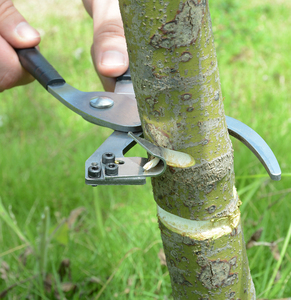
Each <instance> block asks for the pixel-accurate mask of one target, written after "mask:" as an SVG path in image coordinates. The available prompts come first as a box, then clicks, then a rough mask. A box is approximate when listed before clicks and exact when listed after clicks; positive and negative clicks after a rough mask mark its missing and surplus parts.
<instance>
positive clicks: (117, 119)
mask: <svg viewBox="0 0 291 300" xmlns="http://www.w3.org/2000/svg"><path fill="white" fill-rule="evenodd" d="M16 52H17V54H18V56H19V60H20V62H21V64H22V66H23V67H24V68H25V69H26V70H27V71H28V72H29V73H30V74H31V75H33V76H34V77H35V79H37V80H38V81H39V83H40V84H41V85H42V86H43V87H44V88H45V89H46V90H47V91H48V92H49V93H50V94H52V95H53V96H54V97H55V98H57V99H58V100H59V101H60V102H62V103H63V104H64V105H66V106H67V107H68V108H69V109H71V110H72V111H74V112H75V113H77V114H79V115H80V116H82V117H83V118H84V119H85V120H87V121H89V122H91V123H93V124H96V125H99V126H104V127H108V128H111V129H113V130H114V132H113V133H112V134H111V135H110V136H109V137H108V138H107V139H106V140H105V141H104V143H103V144H102V145H101V146H100V147H99V148H98V149H97V150H96V151H95V152H94V153H93V154H92V155H91V156H90V157H89V158H88V159H87V161H86V163H85V182H86V184H88V185H92V186H96V185H139V184H145V182H146V177H153V176H159V175H161V174H162V173H163V172H164V171H165V170H166V167H167V164H166V160H165V157H164V154H163V148H161V147H158V146H156V145H154V144H152V143H150V142H149V141H147V140H145V139H144V138H142V134H143V132H142V127H141V122H140V118H139V114H138V110H137V104H136V100H135V94H134V90H133V85H132V81H131V77H130V73H129V70H128V71H127V72H126V73H125V74H123V75H122V76H120V77H118V78H117V81H116V86H115V91H114V93H110V92H82V91H79V90H77V89H75V88H74V87H72V86H70V85H69V84H67V83H66V82H65V80H64V79H63V78H62V76H60V75H59V73H58V72H57V71H56V70H55V69H54V68H53V66H52V65H51V64H50V63H49V62H48V61H47V60H46V59H45V58H44V57H43V56H42V54H41V53H40V52H39V51H38V50H37V49H36V48H28V49H16ZM226 123H227V127H228V132H229V134H230V135H232V136H233V137H235V138H237V139H238V140H240V141H242V142H243V143H244V144H245V145H246V146H247V147H248V148H249V149H250V150H251V151H252V152H253V153H254V154H255V155H256V156H257V158H258V159H259V160H260V162H261V163H262V164H263V166H264V167H265V169H266V171H267V172H268V174H269V176H270V178H271V179H272V180H280V179H281V170H280V166H279V164H278V161H277V159H276V157H275V155H274V153H273V152H272V150H271V149H270V147H269V146H268V145H267V143H266V142H265V141H264V140H263V139H262V138H261V136H260V135H259V134H257V133H256V132H255V131H254V130H252V129H251V128H250V127H248V126H247V125H245V124H244V123H242V122H240V121H238V120H236V119H234V118H231V117H228V116H226ZM136 143H138V144H140V145H141V146H142V147H143V148H144V149H145V150H146V151H147V152H148V153H149V154H151V155H152V156H154V157H158V158H159V159H160V161H159V163H158V164H157V165H156V166H155V167H153V168H152V169H150V170H147V171H145V170H144V168H143V167H144V165H145V164H146V163H147V162H148V159H147V158H142V157H124V154H125V153H126V152H127V151H128V150H129V149H131V148H132V147H133V146H134V145H135V144H136Z"/></svg>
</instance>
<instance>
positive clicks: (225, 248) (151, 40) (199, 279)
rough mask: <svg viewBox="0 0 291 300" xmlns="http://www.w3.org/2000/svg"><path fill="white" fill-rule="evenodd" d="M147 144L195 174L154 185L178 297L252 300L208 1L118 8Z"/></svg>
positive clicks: (129, 3)
mask: <svg viewBox="0 0 291 300" xmlns="http://www.w3.org/2000/svg"><path fill="white" fill-rule="evenodd" d="M120 9H121V13H122V16H123V22H124V29H125V35H126V39H127V45H128V52H129V57H130V69H131V74H132V80H133V84H134V90H135V94H136V98H137V102H138V109H139V113H140V117H141V120H142V126H143V130H144V135H145V138H147V139H148V140H150V141H151V142H153V143H155V144H157V145H159V146H162V147H165V148H169V149H173V150H176V151H180V152H185V153H188V154H190V155H191V156H192V157H193V158H194V159H195V161H196V164H195V165H194V166H193V167H185V168H175V167H170V166H168V168H167V171H166V172H165V173H164V174H163V175H162V176H160V177H158V178H154V179H153V180H152V184H153V191H154V197H155V201H156V203H157V207H158V218H159V226H160V229H161V236H162V240H163V245H164V250H165V254H166V258H167V265H168V268H169V272H170V277H171V283H172V289H173V296H174V299H205V300H206V299H209V300H210V299H255V290H254V286H253V282H252V279H251V276H250V271H249V267H248V261H247V256H246V250H245V242H244V238H243V233H242V230H241V224H240V211H239V206H240V200H239V198H238V195H237V193H236V190H235V187H234V170H233V150H232V145H231V141H230V139H229V135H228V131H227V126H226V121H225V115H224V108H223V98H222V95H221V88H220V80H219V73H218V66H217V59H216V52H215V46H214V40H213V34H212V27H211V19H210V14H209V6H208V1H207V0H187V1H185V0H181V1H177V0H168V1H164V0H152V1H147V0H139V1H137V0H120Z"/></svg>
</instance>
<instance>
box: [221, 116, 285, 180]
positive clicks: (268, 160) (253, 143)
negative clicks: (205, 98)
mask: <svg viewBox="0 0 291 300" xmlns="http://www.w3.org/2000/svg"><path fill="white" fill-rule="evenodd" d="M226 123H227V128H228V132H229V134H230V135H231V136H233V137H235V138H236V139H238V140H240V141H241V142H243V143H244V144H245V145H246V146H247V147H248V148H249V149H250V150H251V151H252V152H253V153H254V154H255V155H256V156H257V158H258V159H259V160H260V162H261V163H262V164H263V166H264V167H265V169H266V171H267V172H268V174H269V175H270V177H271V179H272V180H280V179H281V169H280V166H279V163H278V161H277V159H276V157H275V155H274V153H273V151H272V150H271V149H270V147H269V146H268V144H267V143H266V142H265V141H264V140H263V139H262V137H261V136H260V135H259V134H257V133H256V132H255V131H254V130H253V129H251V128H250V127H249V126H247V125H246V124H244V123H242V122H240V121H238V120H236V119H234V118H231V117H228V116H226Z"/></svg>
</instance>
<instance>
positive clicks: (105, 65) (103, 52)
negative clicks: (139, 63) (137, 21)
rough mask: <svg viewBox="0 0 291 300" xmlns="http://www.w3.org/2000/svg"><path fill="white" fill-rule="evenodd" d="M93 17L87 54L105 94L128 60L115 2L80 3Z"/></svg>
mask: <svg viewBox="0 0 291 300" xmlns="http://www.w3.org/2000/svg"><path fill="white" fill-rule="evenodd" d="M83 3H84V6H85V8H86V10H87V12H88V13H89V15H90V16H91V17H92V18H93V22H94V39H93V45H92V48H91V54H92V59H93V63H94V66H95V70H96V72H97V74H98V76H99V78H100V80H101V82H102V84H103V87H104V89H105V90H106V91H109V92H113V91H114V86H115V81H116V80H115V78H116V77H118V76H120V75H122V74H123V73H125V71H126V70H127V68H128V65H129V60H128V54H127V48H126V42H125V37H124V31H123V24H122V19H121V15H120V11H119V4H118V0H106V1H104V0H83Z"/></svg>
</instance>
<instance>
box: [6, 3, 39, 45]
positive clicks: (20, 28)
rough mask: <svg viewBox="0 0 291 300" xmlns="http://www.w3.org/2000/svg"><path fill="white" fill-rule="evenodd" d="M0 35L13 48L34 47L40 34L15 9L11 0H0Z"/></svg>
mask: <svg viewBox="0 0 291 300" xmlns="http://www.w3.org/2000/svg"><path fill="white" fill-rule="evenodd" d="M0 35H1V36H2V37H3V38H4V39H5V40H6V41H7V42H8V43H9V44H10V45H12V47H15V48H28V47H34V46H36V45H38V44H39V42H40V34H39V33H38V32H37V31H36V30H35V29H34V28H33V27H31V26H30V25H29V24H28V23H27V22H26V20H25V19H24V17H23V16H22V15H21V14H20V13H19V12H18V11H17V9H16V8H15V7H14V5H13V3H12V1H11V0H0Z"/></svg>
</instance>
